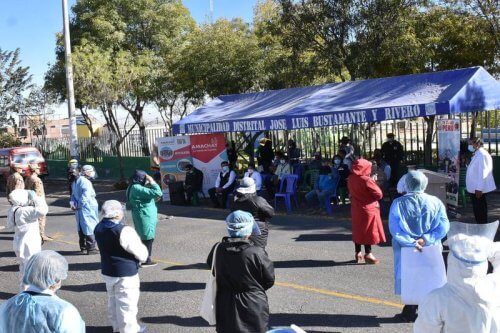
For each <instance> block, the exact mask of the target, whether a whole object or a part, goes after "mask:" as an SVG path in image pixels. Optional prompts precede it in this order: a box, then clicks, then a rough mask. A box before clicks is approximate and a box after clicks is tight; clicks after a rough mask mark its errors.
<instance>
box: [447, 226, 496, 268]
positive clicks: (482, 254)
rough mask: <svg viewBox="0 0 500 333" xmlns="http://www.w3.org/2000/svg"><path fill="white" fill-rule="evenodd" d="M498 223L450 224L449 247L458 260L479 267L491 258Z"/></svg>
mask: <svg viewBox="0 0 500 333" xmlns="http://www.w3.org/2000/svg"><path fill="white" fill-rule="evenodd" d="M497 229H498V221H496V222H493V223H487V224H469V223H461V222H452V223H450V231H449V232H448V246H449V247H450V251H451V252H452V254H453V256H455V258H457V259H458V260H460V261H462V262H465V263H468V264H472V265H477V264H480V263H482V262H485V261H486V260H488V257H490V256H491V251H492V247H493V239H494V238H495V234H496V232H497Z"/></svg>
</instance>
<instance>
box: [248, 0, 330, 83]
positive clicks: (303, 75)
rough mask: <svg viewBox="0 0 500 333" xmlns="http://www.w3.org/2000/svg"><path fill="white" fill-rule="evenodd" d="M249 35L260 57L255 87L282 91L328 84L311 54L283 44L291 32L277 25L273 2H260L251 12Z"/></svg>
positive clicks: (277, 18) (278, 17)
mask: <svg viewBox="0 0 500 333" xmlns="http://www.w3.org/2000/svg"><path fill="white" fill-rule="evenodd" d="M253 33H254V34H255V36H256V37H257V42H258V45H259V48H260V49H261V50H262V53H263V55H262V58H261V65H260V66H259V67H260V73H259V86H260V88H262V89H283V88H292V87H301V86H307V85H311V84H320V83H325V82H327V81H328V77H325V76H324V73H325V72H324V70H323V68H322V67H321V64H320V63H318V61H317V60H318V59H317V57H315V53H314V52H312V51H308V50H302V49H297V48H292V47H290V46H287V45H285V40H289V39H290V38H291V37H290V36H289V35H290V34H291V33H292V31H291V30H290V29H285V27H283V26H282V25H281V24H280V6H279V4H278V3H277V2H276V1H274V0H260V1H258V2H257V4H256V6H255V9H254V19H253Z"/></svg>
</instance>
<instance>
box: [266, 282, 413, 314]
mask: <svg viewBox="0 0 500 333" xmlns="http://www.w3.org/2000/svg"><path fill="white" fill-rule="evenodd" d="M274 284H275V285H276V286H280V287H286V288H292V289H296V290H302V291H307V292H311V293H317V294H321V295H327V296H334V297H338V298H344V299H351V300H355V301H360V302H364V303H372V304H381V305H385V306H390V307H393V308H397V309H402V308H403V304H400V303H395V302H391V301H386V300H383V299H379V298H373V297H366V296H360V295H354V294H347V293H340V292H337V291H333V290H328V289H321V288H314V287H307V286H302V285H300V284H295V283H288V282H280V281H277V282H275V283H274Z"/></svg>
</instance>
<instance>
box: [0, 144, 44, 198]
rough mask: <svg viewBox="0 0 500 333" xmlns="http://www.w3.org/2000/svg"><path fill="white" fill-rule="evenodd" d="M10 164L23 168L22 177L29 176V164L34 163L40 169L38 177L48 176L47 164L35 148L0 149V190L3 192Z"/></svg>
mask: <svg viewBox="0 0 500 333" xmlns="http://www.w3.org/2000/svg"><path fill="white" fill-rule="evenodd" d="M12 163H19V164H21V165H22V166H23V176H24V177H27V176H29V175H30V173H31V172H30V169H29V167H28V165H29V164H33V163H36V164H38V166H39V167H40V177H44V176H48V175H49V172H48V169H47V163H45V159H44V158H43V156H42V154H40V152H39V151H38V149H36V148H35V147H12V148H2V149H0V189H1V190H5V185H6V183H7V178H8V177H9V175H10V166H11V164H12Z"/></svg>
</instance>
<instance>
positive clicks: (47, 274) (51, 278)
mask: <svg viewBox="0 0 500 333" xmlns="http://www.w3.org/2000/svg"><path fill="white" fill-rule="evenodd" d="M67 277H68V262H67V261H66V259H64V257H63V256H62V255H60V254H59V253H57V252H55V251H52V250H45V251H41V252H38V253H37V254H34V255H33V256H31V258H30V259H29V260H28V263H27V264H26V267H25V269H24V276H23V283H24V284H26V285H33V286H35V287H38V288H40V289H42V290H45V289H47V288H48V287H50V286H52V285H54V284H56V283H58V282H59V281H62V280H64V279H66V278H67Z"/></svg>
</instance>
